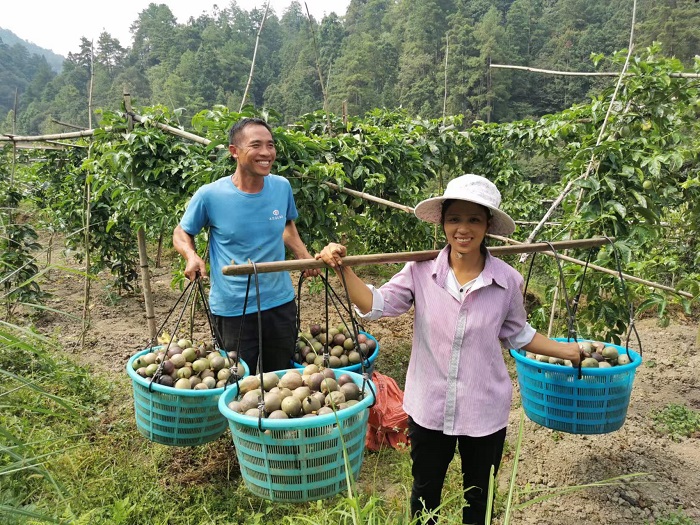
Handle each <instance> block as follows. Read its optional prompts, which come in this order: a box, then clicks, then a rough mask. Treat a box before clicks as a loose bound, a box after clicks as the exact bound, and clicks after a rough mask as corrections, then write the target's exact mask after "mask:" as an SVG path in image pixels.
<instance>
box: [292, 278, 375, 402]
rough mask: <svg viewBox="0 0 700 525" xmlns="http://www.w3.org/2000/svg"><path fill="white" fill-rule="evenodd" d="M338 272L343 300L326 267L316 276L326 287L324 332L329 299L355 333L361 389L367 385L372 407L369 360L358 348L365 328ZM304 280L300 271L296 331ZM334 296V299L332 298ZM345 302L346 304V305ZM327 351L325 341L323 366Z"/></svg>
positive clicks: (363, 389)
mask: <svg viewBox="0 0 700 525" xmlns="http://www.w3.org/2000/svg"><path fill="white" fill-rule="evenodd" d="M338 273H339V274H340V278H341V281H342V283H343V290H344V291H345V302H344V301H343V300H342V299H341V298H340V296H339V295H338V293H337V292H336V291H335V289H334V288H333V286H332V285H331V284H330V281H329V280H328V268H326V269H325V275H319V276H318V277H320V278H321V280H322V281H323V283H324V286H325V289H326V302H325V310H326V334H327V333H328V330H329V326H328V319H329V315H328V304H329V299H330V303H332V304H333V306H334V307H335V310H336V312H337V313H338V315H339V317H340V320H341V322H342V323H343V325H344V326H345V328H346V329H347V330H348V332H351V333H353V334H355V337H354V341H353V342H354V344H355V350H356V351H357V353H358V354H360V369H361V371H362V372H361V375H362V388H361V391H362V392H364V391H365V386H368V388H369V390H370V392H372V396H373V400H372V404H371V405H370V408H371V407H373V406H374V405H375V404H376V402H377V394H376V392H375V391H374V385H373V383H372V382H371V381H370V378H369V373H368V370H369V367H370V362H369V355H367V356H365V355H364V353H363V352H362V350H361V349H360V343H359V341H358V338H357V336H358V335H359V333H360V331H362V332H364V331H365V328H364V327H363V326H362V324H361V323H360V322H359V321H358V320H357V317H356V316H355V315H354V313H353V308H352V301H350V293H349V292H348V288H347V283H346V281H345V274H344V273H343V272H338ZM303 282H304V274H303V273H302V274H301V275H300V276H299V284H298V286H297V331H298V332H300V331H301V285H302V283H303ZM334 297H335V299H334ZM338 304H340V305H341V306H342V307H343V309H344V310H345V312H346V313H347V314H348V316H349V317H350V324H351V326H352V330H351V329H350V327H349V326H348V323H347V322H346V321H345V318H344V317H343V314H342V313H341V311H340V308H339V307H338ZM346 304H347V306H346ZM327 351H328V342H327V341H326V344H325V345H324V366H328V363H327V361H326V353H327Z"/></svg>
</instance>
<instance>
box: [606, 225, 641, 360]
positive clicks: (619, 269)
mask: <svg viewBox="0 0 700 525" xmlns="http://www.w3.org/2000/svg"><path fill="white" fill-rule="evenodd" d="M603 237H605V238H606V239H607V240H608V242H609V243H610V246H611V247H612V252H613V255H614V256H615V265H616V266H617V274H618V276H619V277H620V286H621V288H622V296H623V298H624V299H625V301H626V302H627V308H628V312H629V318H630V323H629V327H628V330H627V338H626V340H625V350H626V351H627V357H629V358H630V359H632V357H631V356H630V348H629V346H630V338H631V336H632V331H634V335H635V336H636V337H637V344H638V345H639V355H640V356H641V355H642V340H641V338H640V337H639V332H637V327H636V326H635V323H634V305H633V304H632V301H630V298H629V294H628V293H627V286H626V285H625V278H624V275H623V273H622V265H621V264H620V258H619V257H618V254H617V248H616V247H615V243H614V242H613V241H612V239H610V237H608V236H607V235H603Z"/></svg>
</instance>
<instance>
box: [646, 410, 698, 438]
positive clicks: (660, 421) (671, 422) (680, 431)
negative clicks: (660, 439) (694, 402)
mask: <svg viewBox="0 0 700 525" xmlns="http://www.w3.org/2000/svg"><path fill="white" fill-rule="evenodd" d="M653 419H654V423H655V426H656V429H657V430H658V431H659V432H662V433H664V434H668V435H669V436H670V437H671V439H673V440H674V441H678V440H680V439H681V438H682V437H691V436H693V435H695V434H697V433H698V432H700V412H699V411H697V410H693V409H692V408H688V407H686V406H684V405H677V404H675V403H671V404H669V405H667V406H666V407H664V408H662V409H661V410H657V411H656V412H655V413H654V414H653Z"/></svg>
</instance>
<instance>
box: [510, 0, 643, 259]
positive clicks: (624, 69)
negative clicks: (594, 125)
mask: <svg viewBox="0 0 700 525" xmlns="http://www.w3.org/2000/svg"><path fill="white" fill-rule="evenodd" d="M636 19H637V0H634V1H633V2H632V28H631V29H630V39H629V45H628V48H629V49H628V51H627V58H626V59H625V64H624V65H623V66H622V71H621V72H620V74H619V76H618V79H617V83H616V84H615V91H614V92H613V94H612V97H611V98H610V104H609V105H608V110H607V111H606V113H605V118H604V119H603V123H602V124H601V126H600V130H599V131H598V139H597V140H596V143H595V146H596V148H597V147H598V146H600V144H601V143H602V142H603V135H604V134H605V128H606V126H607V124H608V121H609V120H610V115H612V112H613V108H614V106H615V101H616V100H617V95H618V93H619V91H620V87H621V86H622V79H623V78H624V76H625V73H626V72H627V68H628V67H629V63H630V58H631V57H632V51H633V49H634V23H635V21H636ZM599 165H600V163H599V162H598V161H596V158H595V149H594V152H593V153H591V159H590V160H589V161H588V166H587V167H586V171H585V173H584V174H583V175H580V176H579V177H577V178H576V181H579V180H581V179H583V180H586V179H587V178H588V175H590V173H591V172H592V171H593V169H594V166H595V169H596V170H597V169H598V166H599ZM576 181H569V183H568V184H567V185H566V188H564V191H563V192H562V193H561V195H559V197H557V199H556V200H555V201H554V204H552V206H551V207H550V208H549V210H547V212H546V213H545V215H544V217H542V219H541V220H540V223H539V224H538V225H537V226H535V227H534V228H533V230H532V231H531V232H530V235H528V236H527V239H526V241H525V242H532V241H534V239H535V238H536V237H537V233H538V232H539V231H540V230H541V229H542V227H543V226H544V223H545V222H546V221H547V219H549V217H551V215H552V213H553V212H554V210H555V209H556V208H557V207H558V206H559V204H560V203H561V202H562V201H563V200H564V199H565V198H566V196H567V195H568V194H569V193H570V192H571V191H573V183H574V182H576ZM583 193H584V190H583V188H581V190H580V191H579V195H578V199H577V201H576V211H578V208H579V204H580V202H581V199H582V198H583ZM526 259H527V254H523V255H521V256H520V262H525V260H526Z"/></svg>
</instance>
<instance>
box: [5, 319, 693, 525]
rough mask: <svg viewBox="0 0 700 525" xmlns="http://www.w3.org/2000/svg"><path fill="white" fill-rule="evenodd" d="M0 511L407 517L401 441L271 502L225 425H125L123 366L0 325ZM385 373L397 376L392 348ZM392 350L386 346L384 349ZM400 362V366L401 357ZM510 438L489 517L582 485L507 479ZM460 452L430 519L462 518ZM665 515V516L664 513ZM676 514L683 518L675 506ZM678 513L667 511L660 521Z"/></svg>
mask: <svg viewBox="0 0 700 525" xmlns="http://www.w3.org/2000/svg"><path fill="white" fill-rule="evenodd" d="M0 326H2V327H1V328H0V343H2V344H0V405H1V406H2V410H1V411H0V501H2V503H1V504H0V522H1V523H3V524H8V525H15V524H18V525H19V524H22V525H34V524H39V523H62V524H63V523H66V524H67V523H71V524H78V525H81V524H85V525H87V524H89V525H102V524H104V525H107V524H109V525H121V524H125V525H132V524H133V525H136V524H142V523H149V524H153V525H190V524H192V525H194V524H197V525H218V524H223V523H237V524H241V525H249V524H250V525H257V524H263V523H287V524H297V523H299V524H304V523H313V524H315V525H339V524H342V525H345V524H347V525H359V524H363V525H380V524H381V525H385V524H392V525H416V523H417V521H416V520H412V519H411V517H410V516H409V515H408V514H407V509H409V508H410V505H409V494H410V486H411V482H412V477H411V464H410V457H409V455H408V453H407V452H406V451H397V450H393V449H383V450H381V451H379V452H366V453H365V458H364V463H363V467H362V473H361V475H360V478H359V479H358V480H356V481H355V484H354V485H353V490H352V492H349V493H347V494H341V495H338V496H336V497H333V498H329V499H327V500H324V501H322V502H309V503H301V504H281V503H272V502H269V501H266V500H262V499H260V498H257V497H255V496H253V495H252V494H250V493H249V492H248V490H247V489H246V487H245V485H244V483H243V480H242V479H241V475H240V471H239V469H238V465H237V461H236V457H235V451H234V449H233V446H232V440H231V437H230V435H229V434H228V431H227V432H226V433H225V434H224V435H223V436H222V437H221V438H219V439H218V440H216V441H214V442H212V443H208V444H206V445H203V446H199V447H192V448H180V447H167V446H164V445H159V444H155V443H152V442H150V441H148V440H146V439H145V438H143V437H142V436H141V435H140V434H139V433H138V432H137V430H136V425H135V421H134V416H133V404H132V403H133V401H132V398H131V391H130V390H131V385H130V382H129V379H128V377H127V376H126V374H121V373H119V374H116V375H109V374H107V373H96V372H94V371H92V370H90V369H88V368H86V367H81V366H78V365H76V364H75V363H74V362H72V361H71V360H69V359H65V358H64V357H63V355H62V353H61V351H60V345H58V344H57V342H56V341H51V340H47V339H45V338H42V337H40V336H38V335H37V334H34V333H33V332H32V331H31V330H26V329H20V328H17V327H14V328H12V327H10V326H9V325H0ZM409 350H410V345H408V344H407V345H406V348H401V349H395V351H392V352H386V353H384V354H383V356H384V357H385V358H386V359H387V361H386V362H384V361H383V363H382V364H383V365H384V368H383V370H384V371H385V373H389V374H390V375H392V376H394V375H396V376H399V377H403V375H402V374H401V373H399V372H401V371H402V370H405V365H404V363H403V361H401V359H402V358H400V356H401V355H404V354H405V356H406V357H405V358H406V359H407V354H408V352H409ZM389 356H392V357H389ZM402 367H403V368H402ZM521 437H522V425H521V429H520V432H519V434H518V441H517V444H515V445H513V444H511V443H510V442H509V444H508V446H507V448H506V451H505V453H504V458H508V459H504V468H506V467H507V465H508V464H510V463H512V466H513V472H512V474H511V476H510V477H511V480H512V485H511V490H510V491H509V492H508V493H503V492H500V491H498V490H496V487H494V490H495V505H494V508H493V514H494V516H496V517H497V519H502V518H503V517H504V515H505V516H508V515H509V513H510V512H511V511H516V510H519V509H523V508H526V507H527V506H529V505H532V504H534V503H537V502H539V501H543V500H545V499H549V498H554V497H559V496H561V495H563V494H567V493H571V492H574V491H577V490H584V489H585V488H587V487H598V486H601V485H611V484H617V483H619V482H620V480H621V478H615V479H612V480H605V481H603V482H599V483H592V484H589V485H585V486H573V487H562V488H556V489H545V490H544V491H541V492H533V491H530V490H529V488H528V487H525V488H524V489H518V488H517V485H516V484H515V478H516V473H517V465H518V457H519V453H520V448H521V442H520V438H521ZM461 484H462V481H461V474H460V466H459V459H458V457H457V456H456V457H455V460H454V461H453V462H452V463H451V464H450V467H449V469H448V475H447V478H446V481H445V488H444V492H443V494H444V498H443V505H442V507H441V509H440V523H441V525H451V524H459V523H461V514H462V512H461V507H462V504H463V500H462V496H461V492H462V487H461ZM669 519H676V518H675V517H669ZM677 519H683V518H682V517H681V518H677ZM673 523H679V524H680V525H689V524H688V522H687V521H676V522H674V521H669V522H668V525H671V524H673Z"/></svg>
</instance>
